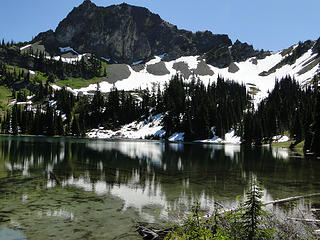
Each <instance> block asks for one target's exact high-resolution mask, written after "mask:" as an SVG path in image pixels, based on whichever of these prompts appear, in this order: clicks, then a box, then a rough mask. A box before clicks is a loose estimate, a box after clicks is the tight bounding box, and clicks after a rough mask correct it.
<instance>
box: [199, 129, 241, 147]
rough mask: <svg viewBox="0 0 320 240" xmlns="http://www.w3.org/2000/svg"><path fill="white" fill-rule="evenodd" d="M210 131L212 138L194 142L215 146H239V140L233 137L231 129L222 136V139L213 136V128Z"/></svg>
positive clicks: (233, 133)
mask: <svg viewBox="0 0 320 240" xmlns="http://www.w3.org/2000/svg"><path fill="white" fill-rule="evenodd" d="M211 131H212V133H213V138H210V139H205V140H197V141H194V142H200V143H215V144H241V138H240V137H239V136H237V135H235V130H234V129H233V128H231V129H230V131H229V132H228V133H226V134H225V135H224V138H220V137H218V136H216V135H215V127H212V128H211Z"/></svg>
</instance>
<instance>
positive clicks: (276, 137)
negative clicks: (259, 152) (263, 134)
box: [272, 135, 291, 143]
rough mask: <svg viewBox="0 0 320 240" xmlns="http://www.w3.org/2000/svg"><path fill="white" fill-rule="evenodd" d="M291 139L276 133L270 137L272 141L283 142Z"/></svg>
mask: <svg viewBox="0 0 320 240" xmlns="http://www.w3.org/2000/svg"><path fill="white" fill-rule="evenodd" d="M290 140H291V139H290V138H289V137H288V136H283V135H278V136H274V137H273V138H272V141H273V142H274V143H283V142H289V141H290Z"/></svg>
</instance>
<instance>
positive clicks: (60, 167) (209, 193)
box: [0, 137, 320, 239]
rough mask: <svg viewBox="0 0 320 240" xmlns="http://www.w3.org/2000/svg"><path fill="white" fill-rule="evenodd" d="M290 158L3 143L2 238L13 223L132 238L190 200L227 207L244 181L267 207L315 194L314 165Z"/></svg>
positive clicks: (262, 152) (61, 232) (26, 228)
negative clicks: (140, 225) (257, 186)
mask: <svg viewBox="0 0 320 240" xmlns="http://www.w3.org/2000/svg"><path fill="white" fill-rule="evenodd" d="M290 154H291V153H290V152H289V151H288V150H286V149H279V148H273V149H270V148H255V149H245V148H242V147H240V146H237V145H225V146H222V145H221V146H220V145H201V144H177V143H173V144H168V143H163V142H156V141H120V140H119V141H116V140H115V141H103V140H87V139H63V138H45V137H1V138H0V233H1V226H3V227H4V228H3V229H8V228H6V227H7V226H10V228H16V229H20V230H21V231H22V232H23V233H24V234H25V235H26V236H27V237H28V238H30V239H39V237H37V236H39V234H41V236H42V238H43V237H45V238H46V239H60V238H61V237H63V238H66V239H80V238H106V239H112V238H113V237H118V238H120V237H123V238H124V239H138V236H137V235H135V234H134V226H135V221H148V222H155V221H156V222H161V221H167V220H169V221H170V220H172V219H176V218H177V216H183V215H184V214H185V211H186V210H187V209H188V208H189V207H190V205H191V204H192V203H193V201H194V200H195V199H198V200H199V201H200V202H201V204H202V207H203V208H206V209H208V210H210V211H213V203H214V201H219V202H221V203H223V204H224V205H225V206H227V207H231V206H234V205H235V204H237V201H236V200H235V199H236V197H237V196H239V195H240V196H243V194H244V192H245V190H246V189H247V184H248V180H249V178H250V177H251V176H254V177H256V178H257V179H258V180H259V181H260V182H261V183H262V184H263V186H264V187H265V199H264V200H265V201H269V200H272V199H276V198H284V197H290V196H295V195H300V194H307V193H314V192H320V187H319V186H320V185H319V184H320V178H319V175H320V167H319V164H318V163H317V162H316V161H313V160H306V159H298V158H291V157H290ZM6 231H7V230H6ZM123 234H125V235H123ZM0 239H1V235H0ZM22 239H23V238H22Z"/></svg>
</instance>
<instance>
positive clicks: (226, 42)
mask: <svg viewBox="0 0 320 240" xmlns="http://www.w3.org/2000/svg"><path fill="white" fill-rule="evenodd" d="M34 41H42V43H43V44H44V45H45V46H46V50H47V51H49V52H50V53H51V54H54V53H57V52H58V50H57V48H58V47H66V46H70V47H72V48H74V49H75V50H76V51H78V52H80V53H86V52H89V53H94V54H95V55H96V56H98V57H105V58H111V59H112V60H114V61H116V62H118V63H127V64H131V63H132V62H135V61H138V60H149V59H151V58H152V57H153V56H155V55H160V54H163V53H167V54H166V57H165V59H164V60H172V59H176V58H178V57H181V56H188V55H201V54H204V53H206V52H208V51H210V50H211V49H215V48H217V47H219V46H226V47H228V46H231V45H232V42H231V40H230V39H229V37H228V36H227V35H215V34H212V33H211V32H209V31H205V32H197V33H192V32H190V31H186V30H179V29H177V27H176V26H174V25H172V24H170V23H168V22H165V21H164V20H162V19H161V18H160V16H159V15H157V14H153V13H151V12H150V11H149V10H148V9H146V8H142V7H135V6H130V5H128V4H124V3H123V4H121V5H113V6H110V7H98V6H96V5H95V4H93V3H92V2H91V1H88V0H86V1H84V2H83V3H82V4H81V5H80V6H79V7H77V8H74V9H73V10H72V11H71V12H70V13H69V14H68V16H67V17H66V18H65V19H64V20H63V21H62V22H60V24H59V25H58V27H57V28H56V30H55V32H53V31H48V32H45V33H40V34H39V35H38V36H37V37H36V38H35V39H34Z"/></svg>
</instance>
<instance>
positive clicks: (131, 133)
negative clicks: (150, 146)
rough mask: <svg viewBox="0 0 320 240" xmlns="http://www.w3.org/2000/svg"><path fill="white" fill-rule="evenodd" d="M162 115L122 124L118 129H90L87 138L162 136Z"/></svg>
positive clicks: (163, 132) (144, 137)
mask: <svg viewBox="0 0 320 240" xmlns="http://www.w3.org/2000/svg"><path fill="white" fill-rule="evenodd" d="M162 120H163V115H162V114H158V115H155V116H152V117H149V119H147V120H145V121H141V122H137V121H135V122H132V123H129V124H127V125H124V126H123V127H122V128H121V129H120V130H118V131H112V130H103V129H92V130H91V131H90V132H88V133H87V136H88V137H89V138H103V139H108V138H125V139H146V138H148V137H150V136H158V137H160V138H161V137H163V136H164V134H165V131H164V130H163V129H162V128H163V126H162V125H161V123H162Z"/></svg>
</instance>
